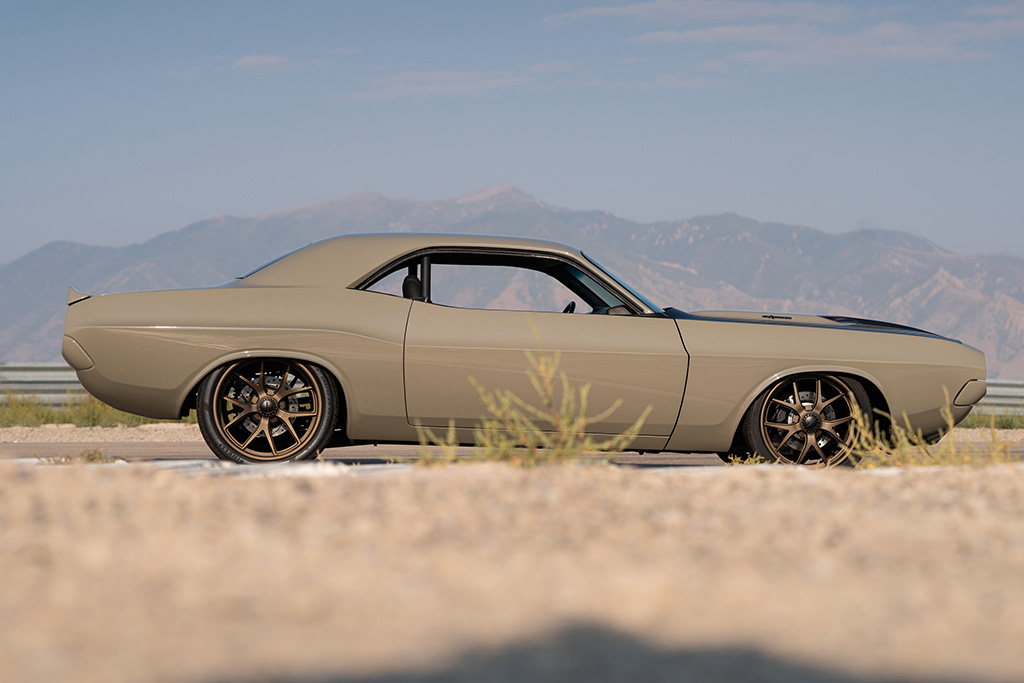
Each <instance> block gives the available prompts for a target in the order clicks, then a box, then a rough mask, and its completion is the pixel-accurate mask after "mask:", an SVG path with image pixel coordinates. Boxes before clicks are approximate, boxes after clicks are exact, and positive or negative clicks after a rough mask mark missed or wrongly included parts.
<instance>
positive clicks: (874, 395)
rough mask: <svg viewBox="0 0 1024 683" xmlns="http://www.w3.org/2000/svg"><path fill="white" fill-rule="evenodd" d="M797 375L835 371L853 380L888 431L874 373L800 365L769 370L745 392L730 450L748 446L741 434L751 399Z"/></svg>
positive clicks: (884, 403)
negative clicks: (781, 369)
mask: <svg viewBox="0 0 1024 683" xmlns="http://www.w3.org/2000/svg"><path fill="white" fill-rule="evenodd" d="M800 375H835V376H837V377H839V378H841V379H852V380H856V381H857V382H858V383H859V384H860V385H861V386H862V387H863V388H864V391H865V392H866V393H867V395H868V398H869V399H870V401H871V407H872V410H873V412H874V418H875V419H876V420H879V421H880V423H881V425H882V431H883V432H886V431H888V429H889V425H890V420H889V402H888V401H887V400H886V398H885V393H884V392H883V391H882V389H881V386H880V383H879V382H878V380H877V379H876V378H875V377H873V376H872V375H870V374H869V373H866V372H864V371H862V370H859V369H857V368H836V367H826V366H802V367H796V368H791V369H789V370H786V371H783V372H778V373H774V374H772V375H771V376H770V377H768V378H766V379H764V380H762V381H761V382H760V383H759V384H757V386H756V388H755V389H753V390H752V391H751V392H749V393H748V394H747V396H746V398H745V399H744V401H743V403H742V405H743V409H742V410H739V411H737V414H738V417H737V418H736V419H735V420H734V424H733V436H732V443H731V446H730V452H733V453H736V452H737V449H740V450H744V449H746V448H747V444H746V440H745V439H744V437H743V422H744V420H745V418H746V416H747V413H749V412H750V409H751V407H752V406H753V405H754V401H756V400H757V398H758V397H759V396H760V395H761V394H762V393H764V392H765V391H767V390H768V388H769V387H771V386H773V385H774V384H775V383H776V382H779V381H782V380H785V379H789V378H792V377H798V376H800Z"/></svg>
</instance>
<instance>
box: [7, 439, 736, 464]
mask: <svg viewBox="0 0 1024 683" xmlns="http://www.w3.org/2000/svg"><path fill="white" fill-rule="evenodd" d="M93 450H98V451H101V452H102V453H103V454H104V455H106V456H108V457H113V458H121V459H124V460H126V461H128V462H146V461H161V460H216V458H215V457H214V455H213V453H211V452H210V449H209V448H207V446H206V444H205V443H201V442H159V441H154V442H71V443H42V442H25V443H0V459H4V460H8V459H14V458H43V459H45V458H57V457H61V456H76V455H78V454H80V453H82V452H83V451H93ZM474 451H475V449H473V448H460V449H459V450H458V457H459V459H460V460H474V459H476V456H475V453H474ZM418 456H419V447H418V446H350V447H348V448H330V449H328V450H326V451H324V453H323V456H322V457H323V459H324V460H328V461H333V462H341V463H345V464H350V465H386V464H392V463H395V464H397V463H411V462H414V461H415V460H416V459H417V458H418ZM596 457H597V456H595V458H596ZM612 462H613V463H615V464H620V465H628V466H637V467H668V466H675V467H679V466H691V467H700V466H708V465H721V464H722V461H721V460H720V459H719V458H718V456H716V455H713V454H712V455H709V454H706V453H687V454H681V453H650V454H644V455H639V454H637V453H619V454H616V455H615V456H614V457H613V458H612Z"/></svg>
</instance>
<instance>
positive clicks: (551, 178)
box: [0, 0, 1024, 263]
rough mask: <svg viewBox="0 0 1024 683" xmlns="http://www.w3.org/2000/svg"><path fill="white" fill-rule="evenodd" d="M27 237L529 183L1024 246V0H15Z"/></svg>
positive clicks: (566, 198) (12, 147) (10, 74)
mask: <svg viewBox="0 0 1024 683" xmlns="http://www.w3.org/2000/svg"><path fill="white" fill-rule="evenodd" d="M0 104H2V106H0V225H2V229H3V233H4V253H0V263H3V262H8V261H10V260H13V259H14V258H17V257H18V256H20V255H22V254H24V253H26V252H28V251H30V250H32V249H35V248H37V247H39V246H42V245H43V244H45V243H47V242H49V241H52V240H73V241H78V242H84V243H88V244H110V245H120V244H128V243H131V242H139V241H143V240H145V239H148V238H149V237H152V236H154V235H156V234H159V233H161V232H164V231H167V230H174V229H178V228H181V227H184V226H185V225H187V224H189V223H190V222H193V221H197V220H201V219H204V218H210V217H213V216H216V215H222V214H235V215H257V214H262V213H268V212H273V211H279V210H284V209H289V208H294V207H299V206H302V205H305V204H309V203H312V202H315V201H319V200H322V199H327V198H332V197H338V196H341V195H344V194H346V193H348V192H353V191H357V190H373V191H377V192H380V193H382V194H385V195H388V196H394V197H406V198H416V199H440V198H446V197H454V196H458V195H461V194H465V193H468V192H471V191H473V190H476V189H480V188H482V187H485V186H488V185H492V184H495V183H500V182H512V183H515V184H516V185H518V186H520V187H521V188H523V189H524V190H526V191H527V192H529V193H531V194H533V195H534V196H536V197H538V198H539V199H541V200H544V201H546V202H549V203H552V204H556V205H560V206H565V207H569V208H574V209H606V210H610V211H614V212H615V213H617V214H619V215H622V216H625V217H628V218H633V219H637V220H644V221H649V220H662V219H679V218H686V217H690V216H694V215H701V214H710V213H721V212H725V211H734V212H737V213H741V214H744V215H747V216H751V217H753V218H757V219H761V220H765V221H779V222H786V223H795V224H801V225H808V226H811V227H815V228H819V229H822V230H826V231H829V232H843V231H847V230H852V229H856V228H858V227H872V228H883V229H893V230H906V231H909V232H913V233H916V234H919V235H923V236H925V237H928V238H930V239H932V240H934V241H936V242H938V243H939V244H940V245H941V246H944V247H946V248H949V249H952V250H955V251H967V252H999V251H1005V252H1013V253H1018V254H1024V199H1022V198H1024V2H1005V1H1004V2H999V1H995V2H992V1H988V2H986V1H982V2H969V1H966V0H962V1H955V0H932V1H929V2H924V1H916V2H899V1H898V0H893V1H892V2H870V1H869V2H831V1H822V2H817V1H813V0H808V1H774V0H657V1H654V2H643V1H638V2H632V3H623V2H608V3H603V2H591V1H588V0H582V1H579V2H567V1H559V0H551V1H547V2H535V1H531V0H518V1H516V2H508V3H491V2H480V1H479V0H475V1H469V2H455V1H452V2H445V1H438V2H430V1H427V0H412V1H388V0H366V1H362V0H351V1H344V0H336V1H329V2H302V1H298V0H297V1H293V2H260V1H257V0H245V1H240V2H216V1H211V2H138V1H136V2H103V1H102V0H91V1H90V2H66V3H60V2H46V1H45V0H34V1H31V2H20V1H14V2H12V1H11V0H0Z"/></svg>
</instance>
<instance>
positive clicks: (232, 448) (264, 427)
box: [196, 358, 338, 463]
mask: <svg viewBox="0 0 1024 683" xmlns="http://www.w3.org/2000/svg"><path fill="white" fill-rule="evenodd" d="M337 406H338V399H337V394H336V392H335V388H334V383H333V382H332V381H331V379H330V378H329V377H328V376H327V374H326V373H325V372H324V371H323V370H322V369H320V368H319V367H317V366H315V365H312V364H309V363H299V362H297V361H291V360H285V359H278V358H254V359H245V360H240V361H236V362H234V363H229V364H227V365H224V366H221V367H220V368H218V369H217V370H214V371H213V372H212V373H211V374H210V376H209V377H207V378H206V379H205V380H204V381H203V383H202V385H201V386H200V388H199V400H198V403H197V410H196V414H197V417H198V421H199V429H200V431H201V432H202V434H203V438H204V439H206V443H207V444H208V445H209V446H210V449H211V450H212V451H213V452H214V454H215V455H216V456H217V457H218V458H221V459H222V460H231V461H234V462H240V463H258V462H281V461H284V460H307V459H310V458H315V457H317V455H319V454H320V451H321V450H323V448H324V446H325V445H326V444H327V442H328V441H329V440H330V438H331V434H332V432H333V430H334V421H335V416H336V415H337V410H338V408H337Z"/></svg>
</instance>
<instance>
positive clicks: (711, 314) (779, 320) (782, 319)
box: [665, 308, 960, 343]
mask: <svg viewBox="0 0 1024 683" xmlns="http://www.w3.org/2000/svg"><path fill="white" fill-rule="evenodd" d="M665 313H666V314H667V315H668V316H669V317H671V318H678V319H687V320H707V321H717V322H733V323H752V324H758V325H790V326H797V327H829V328H836V329H844V330H859V331H862V332H882V333H889V334H910V335H915V336H920V337H934V338H936V339H948V340H949V341H954V342H957V343H960V342H959V340H957V339H949V338H948V337H943V336H942V335H938V334H935V333H933V332H928V331H927V330H921V329H918V328H916V327H910V326H908V325H899V324H897V323H890V322H884V321H882V320H870V319H868V318H855V317H852V316H847V315H808V314H805V313H762V312H755V311H696V312H693V313H688V312H684V311H680V310H678V309H675V308H667V309H665Z"/></svg>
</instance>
